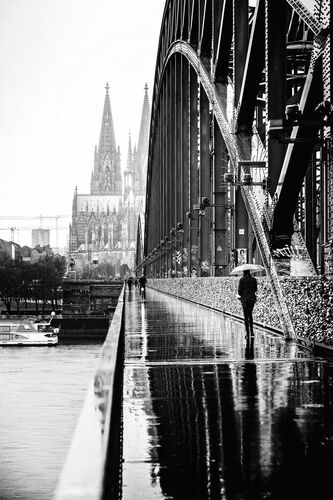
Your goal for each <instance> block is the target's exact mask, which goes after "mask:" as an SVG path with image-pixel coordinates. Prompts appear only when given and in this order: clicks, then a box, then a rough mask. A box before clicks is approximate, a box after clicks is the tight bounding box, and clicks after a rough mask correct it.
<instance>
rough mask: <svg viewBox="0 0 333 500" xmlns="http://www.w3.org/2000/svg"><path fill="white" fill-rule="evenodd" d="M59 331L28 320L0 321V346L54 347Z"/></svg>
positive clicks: (47, 323)
mask: <svg viewBox="0 0 333 500" xmlns="http://www.w3.org/2000/svg"><path fill="white" fill-rule="evenodd" d="M58 331H59V329H55V328H52V326H51V324H50V323H49V322H38V323H34V322H33V321H32V320H28V319H22V320H21V319H10V318H8V319H7V318H6V319H0V346H20V345H56V344H58V335H57V333H58Z"/></svg>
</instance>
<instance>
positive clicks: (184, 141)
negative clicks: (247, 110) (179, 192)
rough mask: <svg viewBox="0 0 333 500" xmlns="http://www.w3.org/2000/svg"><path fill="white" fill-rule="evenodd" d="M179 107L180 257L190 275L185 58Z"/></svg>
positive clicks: (186, 274) (188, 156)
mask: <svg viewBox="0 0 333 500" xmlns="http://www.w3.org/2000/svg"><path fill="white" fill-rule="evenodd" d="M180 75H181V76H180V77H181V81H182V84H181V109H182V126H181V128H182V185H183V212H182V217H181V221H180V222H182V224H183V226H184V235H183V248H182V259H183V265H184V268H185V269H184V271H185V276H189V275H190V239H191V236H190V235H191V231H189V227H188V218H187V213H188V212H191V210H192V207H191V206H190V196H189V193H190V187H189V182H190V169H189V160H190V155H189V64H188V62H187V60H186V59H184V58H182V59H181V69H180Z"/></svg>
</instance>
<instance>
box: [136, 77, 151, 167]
mask: <svg viewBox="0 0 333 500" xmlns="http://www.w3.org/2000/svg"><path fill="white" fill-rule="evenodd" d="M144 90H145V94H144V98H143V105H142V113H141V124H140V131H139V140H138V152H137V154H138V160H139V162H140V163H141V165H142V164H143V163H144V161H145V160H146V156H147V153H148V140H149V127H150V105H149V98H148V85H147V83H146V84H145V86H144Z"/></svg>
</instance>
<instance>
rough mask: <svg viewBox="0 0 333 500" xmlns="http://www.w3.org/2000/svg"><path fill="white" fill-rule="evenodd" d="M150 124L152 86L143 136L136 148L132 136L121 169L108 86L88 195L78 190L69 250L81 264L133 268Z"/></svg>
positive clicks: (144, 112) (146, 101) (144, 114)
mask: <svg viewBox="0 0 333 500" xmlns="http://www.w3.org/2000/svg"><path fill="white" fill-rule="evenodd" d="M149 126H150V105H149V99H148V87H147V85H146V86H145V93H144V100H143V107H142V115H141V123H140V130H139V138H138V143H137V146H136V145H134V147H132V139H131V135H129V141H128V152H127V164H126V169H125V170H124V172H123V173H122V169H121V156H120V148H119V146H118V147H117V146H116V139H115V133H114V127H113V119H112V111H111V103H110V96H109V85H108V84H106V94H105V99H104V108H103V116H102V125H101V132H100V138H99V145H98V147H97V146H95V155H94V168H93V171H92V174H91V181H90V194H79V193H78V190H77V188H75V192H74V198H73V204H72V222H71V224H70V227H69V254H70V256H71V257H72V258H74V259H75V262H76V263H77V265H79V266H80V265H82V266H84V265H86V264H92V263H94V264H99V263H104V262H110V263H111V264H113V265H114V266H115V268H116V269H117V270H119V268H120V266H121V265H124V264H127V266H128V267H129V268H130V269H131V270H134V268H135V254H136V240H137V225H138V220H139V218H140V220H143V219H144V209H145V197H146V175H147V157H148V141H149Z"/></svg>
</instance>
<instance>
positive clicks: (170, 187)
mask: <svg viewBox="0 0 333 500" xmlns="http://www.w3.org/2000/svg"><path fill="white" fill-rule="evenodd" d="M166 79H167V113H168V116H166V124H167V130H166V143H167V161H166V168H167V205H166V210H167V213H166V221H167V222H166V233H165V234H166V235H167V236H169V235H170V229H171V227H172V221H173V207H174V203H175V196H174V189H175V187H174V182H173V155H172V151H173V133H172V132H173V122H174V109H173V99H172V92H173V81H172V70H171V65H170V64H169V65H168V67H167V69H166ZM168 254H169V269H168V276H169V277H172V270H173V269H172V248H170V247H169V251H168Z"/></svg>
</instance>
